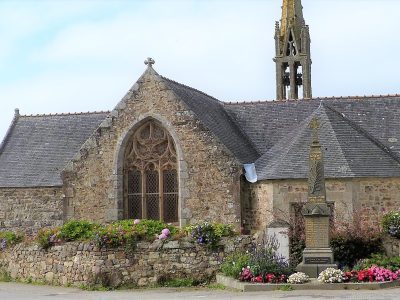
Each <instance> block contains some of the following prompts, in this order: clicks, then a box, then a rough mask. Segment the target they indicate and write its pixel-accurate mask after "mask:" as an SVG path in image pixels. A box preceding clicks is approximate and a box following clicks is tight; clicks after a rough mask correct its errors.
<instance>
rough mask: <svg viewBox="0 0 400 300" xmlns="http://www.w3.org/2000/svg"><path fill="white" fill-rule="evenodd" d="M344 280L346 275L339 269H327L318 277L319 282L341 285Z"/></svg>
mask: <svg viewBox="0 0 400 300" xmlns="http://www.w3.org/2000/svg"><path fill="white" fill-rule="evenodd" d="M343 280H344V273H343V272H342V271H341V270H339V269H334V268H327V269H326V270H324V271H322V272H321V273H320V274H319V276H318V281H319V282H324V283H340V282H343Z"/></svg>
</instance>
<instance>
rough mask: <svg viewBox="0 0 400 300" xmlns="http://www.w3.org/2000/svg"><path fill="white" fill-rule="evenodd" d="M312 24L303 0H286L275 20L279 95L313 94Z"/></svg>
mask: <svg viewBox="0 0 400 300" xmlns="http://www.w3.org/2000/svg"><path fill="white" fill-rule="evenodd" d="M310 43H311V40H310V34H309V28H308V26H307V25H306V24H305V21H304V18H303V7H302V5H301V0H283V5H282V18H281V21H280V23H279V22H276V24H275V50H276V56H275V58H274V61H275V63H276V98H277V99H278V100H284V99H299V96H300V95H299V90H300V89H301V88H302V89H303V95H302V96H303V98H311V96H312V92H311V51H310Z"/></svg>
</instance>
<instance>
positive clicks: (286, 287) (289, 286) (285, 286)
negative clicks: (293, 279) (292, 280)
mask: <svg viewBox="0 0 400 300" xmlns="http://www.w3.org/2000/svg"><path fill="white" fill-rule="evenodd" d="M279 290H280V291H282V292H289V291H293V287H292V286H291V285H290V284H285V285H283V286H281V287H280V288H279Z"/></svg>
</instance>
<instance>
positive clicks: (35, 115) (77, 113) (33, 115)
mask: <svg viewBox="0 0 400 300" xmlns="http://www.w3.org/2000/svg"><path fill="white" fill-rule="evenodd" d="M104 113H111V111H109V110H105V111H88V112H72V113H49V114H30V115H20V117H57V116H77V115H95V114H104Z"/></svg>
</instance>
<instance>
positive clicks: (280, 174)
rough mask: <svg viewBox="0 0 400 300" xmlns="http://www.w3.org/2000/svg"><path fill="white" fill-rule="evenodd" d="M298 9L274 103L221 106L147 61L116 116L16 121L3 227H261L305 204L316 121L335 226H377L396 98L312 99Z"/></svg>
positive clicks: (390, 176)
mask: <svg viewBox="0 0 400 300" xmlns="http://www.w3.org/2000/svg"><path fill="white" fill-rule="evenodd" d="M302 10H303V8H302V6H301V1H300V0H283V6H282V18H281V21H280V22H277V23H276V31H275V48H276V57H275V58H274V61H275V64H276V101H265V102H243V103H225V102H221V101H219V100H218V99H216V98H214V97H212V96H209V95H207V94H205V93H203V92H201V91H200V90H197V89H194V88H192V87H189V86H186V85H184V84H181V83H178V82H175V81H173V80H171V79H168V78H166V77H164V76H162V75H159V74H158V73H157V72H156V71H155V69H154V66H153V65H154V60H152V59H147V60H146V62H145V63H146V65H147V67H146V70H145V71H144V73H143V75H142V76H141V77H140V78H139V79H138V80H137V81H136V83H135V84H134V85H133V86H132V88H131V89H130V90H129V91H128V92H127V94H126V95H125V96H124V97H123V99H122V100H121V101H120V102H119V103H118V104H117V105H116V106H115V108H114V109H113V110H111V111H107V112H94V113H72V114H54V115H30V116H28V115H20V114H19V111H18V110H16V111H15V116H14V119H13V121H12V123H11V125H10V128H9V130H8V132H7V134H6V136H5V138H4V140H3V142H2V143H1V145H0V230H27V231H36V230H37V229H39V228H42V227H46V226H55V225H60V224H62V223H63V222H64V221H65V220H69V219H87V220H93V221H97V222H109V221H113V220H118V219H124V218H149V219H160V220H163V221H165V222H167V223H173V224H176V225H179V226H184V225H185V224H189V223H195V222H199V221H203V220H209V221H217V222H224V223H230V224H234V225H235V226H236V227H237V228H240V227H242V229H244V230H246V231H252V232H254V231H257V230H261V229H264V228H265V227H266V226H267V225H268V224H269V223H271V222H272V221H274V220H278V219H281V220H282V219H283V220H287V219H288V218H289V216H290V215H291V214H292V213H293V210H294V207H295V206H296V205H298V204H299V203H303V202H305V201H306V200H307V173H308V151H309V150H308V149H309V144H310V141H311V132H310V129H309V128H308V124H309V122H310V120H311V119H312V118H313V117H318V118H319V120H320V121H321V129H320V132H319V135H320V141H321V144H322V146H323V152H324V157H325V175H326V187H327V199H328V201H329V202H330V205H331V206H332V207H334V215H335V216H336V217H338V218H341V219H346V218H351V217H352V215H353V214H354V213H355V214H357V215H358V216H360V217H361V218H363V220H364V221H366V222H370V223H371V224H376V222H378V220H379V218H380V217H381V216H382V214H384V213H385V212H387V211H389V210H394V209H399V207H400V167H399V163H400V144H399V140H400V130H399V126H400V96H399V95H388V96H371V97H338V98H313V97H312V88H311V86H312V85H311V51H310V34H309V27H308V26H307V25H306V23H305V21H304V18H303V11H302ZM271 87H272V84H271Z"/></svg>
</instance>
